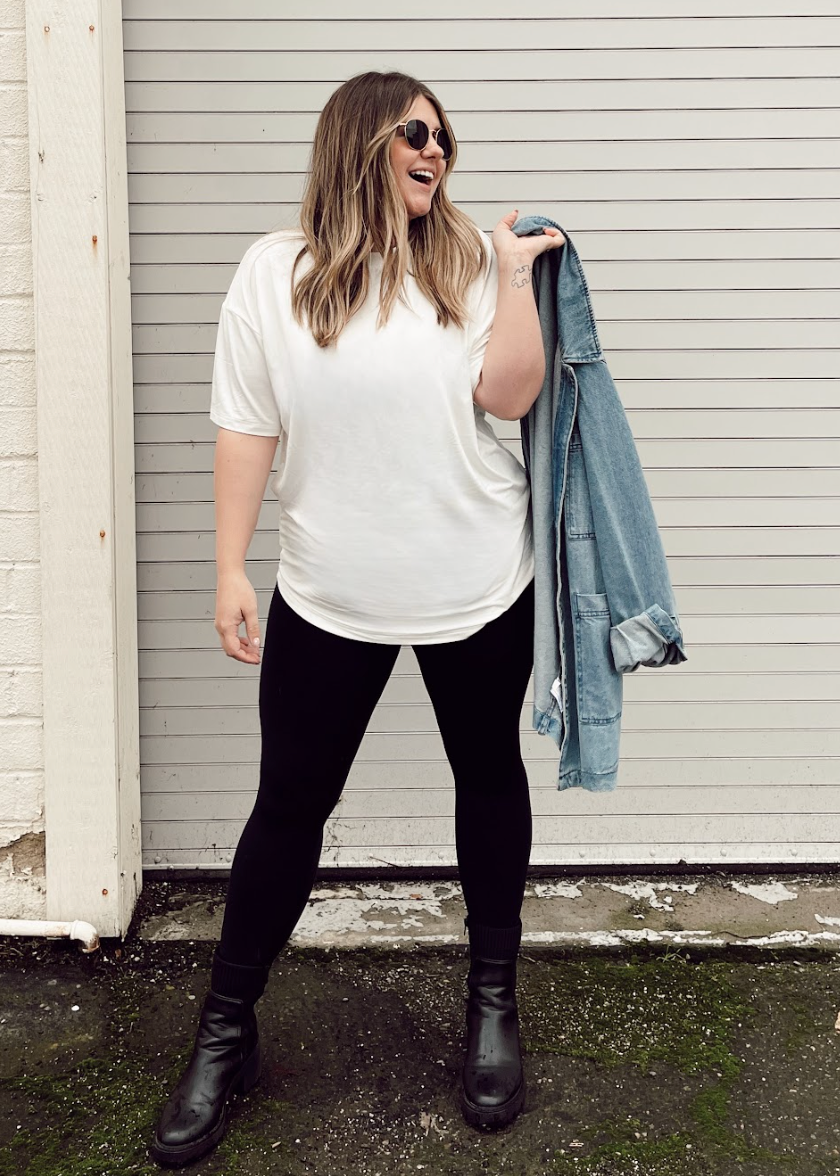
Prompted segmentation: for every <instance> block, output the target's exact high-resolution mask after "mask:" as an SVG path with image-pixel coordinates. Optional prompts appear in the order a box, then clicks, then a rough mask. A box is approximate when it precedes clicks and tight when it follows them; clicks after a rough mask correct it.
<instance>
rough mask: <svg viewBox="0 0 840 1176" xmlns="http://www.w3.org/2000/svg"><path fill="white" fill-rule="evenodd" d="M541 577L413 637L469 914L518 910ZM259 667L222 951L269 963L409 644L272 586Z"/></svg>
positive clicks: (526, 846)
mask: <svg viewBox="0 0 840 1176" xmlns="http://www.w3.org/2000/svg"><path fill="white" fill-rule="evenodd" d="M533 634H534V582H533V580H532V581H531V582H530V584H529V585H528V587H527V588H526V589H525V590H524V591H523V592H522V594H521V595H520V596H519V598H518V599H517V600H516V601H515V602H514V603H513V604H512V605H511V607H510V608H509V609H507V611H506V612H504V613H502V614H501V616H499V617H497V618H496V619H495V620H492V621H489V622H488V623H487V624H486V625H484V626H483V628H481V629H479V631H478V632H477V633H473V634H472V635H471V636H470V637H466V638H464V639H463V640H461V641H452V642H443V643H441V644H436V645H416V646H413V649H414V651H415V654H416V657H417V660H418V662H419V664H420V670H421V673H422V675H423V681H424V682H425V684H426V689H427V690H428V692H429V697H430V698H431V701H432V706H433V707H434V712H435V716H436V718H437V723H438V727H439V730H440V734H441V736H442V739H443V744H444V747H445V749H446V755H447V758H448V759H449V763H450V766H451V768H452V773H453V776H454V778H455V845H456V850H457V855H458V874H459V878H460V882H461V887H462V891H463V896H464V903H465V906H466V908H467V912H468V913H469V916H470V922H471V923H483V924H486V925H488V926H491V927H509V926H511V925H513V924H515V923H516V922H517V920H518V919H519V917H520V912H521V907H522V898H523V893H524V889H525V876H526V872H527V868H528V859H529V857H530V853H531V801H530V794H529V791H528V777H527V775H526V773H525V765H524V764H523V762H522V753H521V749H520V743H519V724H520V715H521V711H522V705H523V702H524V698H525V691H526V689H527V686H528V680H529V678H530V674H531V670H532V668H533ZM264 647H265V648H264V651H263V658H262V665H261V672H260V696H259V702H260V727H261V731H262V747H261V755H260V781H259V790H258V792H257V798H256V801H255V804H254V808H253V811H252V813H251V816H250V817H249V819H248V821H247V823H246V825H245V828H244V829H243V831H242V836H241V837H240V839H239V845H238V846H237V850H236V854H235V856H234V859H233V865H232V867H231V875H230V883H229V885H228V894H227V904H226V907H225V915H224V923H223V926H222V935H221V940H220V944H219V955H220V956H221V957H222V958H223V959H225V960H227V961H228V962H230V963H233V964H245V965H252V966H253V965H260V964H269V963H271V962H272V961H273V960H274V958H275V956H276V955H277V954H278V952H279V951H280V950H281V948H282V947H283V945H284V944H285V943H286V940H287V939H288V938H289V936H290V935H291V933H292V931H293V930H294V928H295V925H296V924H297V922H298V920H299V918H300V916H301V914H302V913H303V910H304V908H305V906H306V902H307V899H308V898H309V895H310V892H311V890H312V885H313V882H314V880H315V873H316V870H317V868H318V862H319V859H320V855H321V849H322V840H323V833H324V823H325V821H326V820H327V818H328V817H329V815H330V814H331V812H332V810H333V809H334V807H335V805H336V804H337V803H338V800H339V797H340V796H341V792H342V790H343V788H344V783H345V781H346V779H347V776H348V775H349V772H350V768H351V767H352V764H353V759H354V757H355V755H356V752H357V751H358V749H359V745H360V743H361V741H362V738H363V736H364V734H365V731H366V729H367V725H368V722H369V721H370V717H371V713H372V712H373V709H374V707H375V706H376V704H377V702H378V701H379V698H380V696H381V694H382V691H383V690H384V688H385V684H386V682H387V681H388V678H389V676H390V674H391V671H392V669H393V667H394V662H395V661H396V659H397V655H398V654H399V651H400V646H399V645H385V644H377V643H375V642H369V641H357V640H353V639H351V638H347V637H339V636H338V635H336V634H335V633H328V632H326V630H324V629H319V628H318V627H317V626H315V625H312V624H310V623H309V622H308V621H306V620H304V619H303V617H301V616H299V615H298V614H297V613H296V612H295V611H294V610H293V609H292V608H291V607H290V606H289V605H288V604H287V603H286V601H285V600H284V599H283V597H282V596H281V595H280V591H279V589H278V588H277V586H276V584H275V588H274V595H273V597H272V601H271V607H270V609H269V614H268V621H267V623H266V632H265V641H264Z"/></svg>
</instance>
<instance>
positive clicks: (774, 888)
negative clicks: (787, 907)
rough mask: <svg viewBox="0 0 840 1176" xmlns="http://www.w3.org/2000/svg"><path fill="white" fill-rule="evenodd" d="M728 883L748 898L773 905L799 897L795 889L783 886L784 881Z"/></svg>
mask: <svg viewBox="0 0 840 1176" xmlns="http://www.w3.org/2000/svg"><path fill="white" fill-rule="evenodd" d="M729 885H730V886H731V887H732V889H733V890H737V891H738V893H739V894H746V895H747V896H748V897H749V898H757V899H758V901H759V902H767V903H771V904H772V905H773V906H775V905H776V903H778V902H788V901H789V900H790V899H792V898H799V894H798V893H797V891H795V890H790V889H789V888H788V887H787V886H785V884H784V882H754V883H753V882H750V883H746V884H744V883H743V882H735V881H732V882H730V883H729Z"/></svg>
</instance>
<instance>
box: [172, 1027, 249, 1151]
mask: <svg viewBox="0 0 840 1176" xmlns="http://www.w3.org/2000/svg"><path fill="white" fill-rule="evenodd" d="M261 1068H262V1061H261V1055H260V1043H259V1041H258V1042H257V1044H256V1046H255V1047H254V1049H253V1051H252V1052H251V1053H250V1054H249V1055H248V1057H247V1058H246V1059H245V1061H244V1062H243V1063H242V1068H241V1069H240V1071H239V1073H238V1074H237V1075H236V1076H235V1078H234V1079H233V1081H232V1082H231V1084H230V1086H229V1088H228V1092H227V1094H226V1096H225V1101H224V1104H223V1106H222V1113H221V1115H220V1117H219V1122H218V1123H217V1124H216V1126H215V1127H214V1128H213V1129H212V1131H208V1133H207V1134H206V1135H202V1136H201V1138H200V1139H194V1140H193V1141H192V1143H181V1144H176V1145H174V1146H172V1145H169V1144H166V1143H161V1142H160V1140H159V1139H158V1138H157V1135H155V1141H154V1143H153V1144H152V1145H151V1147H150V1148H149V1152H150V1153H151V1156H152V1158H153V1159H155V1160H157V1161H158V1162H159V1163H161V1164H168V1165H169V1166H170V1167H180V1166H181V1165H183V1164H189V1163H192V1161H193V1160H198V1159H200V1158H201V1156H203V1155H206V1154H207V1152H209V1151H211V1150H212V1149H213V1148H214V1147H215V1146H216V1144H217V1143H218V1142H219V1140H220V1139H221V1138H222V1136H223V1135H224V1133H225V1128H226V1127H227V1104H228V1101H229V1099H230V1097H231V1095H232V1094H247V1093H248V1091H249V1090H250V1089H251V1087H252V1086H253V1085H254V1084H255V1083H256V1081H257V1079H258V1078H259V1076H260V1070H261Z"/></svg>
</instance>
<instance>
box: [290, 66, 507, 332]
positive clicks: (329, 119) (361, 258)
mask: <svg viewBox="0 0 840 1176" xmlns="http://www.w3.org/2000/svg"><path fill="white" fill-rule="evenodd" d="M419 95H423V96H424V97H426V98H427V99H428V100H429V102H431V103H432V105H433V106H434V107H435V109H436V110H437V114H438V117H439V119H440V122H441V125H442V126H443V127H445V128H446V130H447V132H448V133H449V136H450V139H451V141H452V156H451V158H450V159H448V160H447V161H446V165H445V168H446V170H445V171H444V174H443V175H442V177H441V179H440V182H439V184H438V187H437V189H436V191H435V193H434V195H433V197H432V202H431V209H430V211H429V212H428V213H427V214H426V215H425V216H418V217H415V218H414V219H413V220H410V221H409V220H408V218H407V215H406V207H405V201H404V200H403V197H402V194H401V192H400V189H399V186H398V183H397V178H396V176H395V174H394V171H393V168H392V167H391V160H390V147H391V142H392V140H393V139H394V136H395V134H396V127H397V123H399V122H404V121H405V119H406V117H407V115H408V111H409V110H410V109H411V106H412V104H413V102H414V100H415V99H416V98H417V97H418V96H419ZM456 157H457V147H456V144H455V137H454V135H453V134H452V128H451V126H450V124H449V121H448V119H447V117H446V113H445V111H444V109H443V107H442V106H441V104H440V102H438V100H437V98H436V97H435V95H434V94H433V93H432V91H431V90H430V89H429V88H428V86H426V85H424V84H423V83H422V82H420V81H418V80H417V79H416V78H413V77H410V76H409V75H408V74H404V73H396V72H390V73H380V72H376V71H370V72H368V73H362V74H357V75H356V76H355V77H352V78H350V79H348V81H346V82H344V83H343V85H341V86H339V88H338V89H337V90H336V91H335V92H334V93H333V94H332V95H331V96H330V98H329V99H328V101H327V104H326V106H325V107H324V109H323V110H322V112H321V115H320V118H319V119H318V125H317V127H316V130H315V136H314V139H313V142H312V150H311V154H310V163H309V169H308V174H307V179H306V184H305V188H304V195H303V199H302V201H301V208H300V228H301V231H302V233H303V235H304V236H305V238H306V244H305V245H304V246H303V247H302V248H301V250H300V252H299V253H298V254H297V256H296V257H295V261H294V265H293V267H292V310H293V313H294V316H295V319H296V320H297V322H298V323H299V324H300V325H301V326H307V327H308V328H309V330H310V331H311V332H312V335H313V337H314V339H315V341H316V343H317V344H318V346H319V347H328V346H329V345H330V344H331V343H333V342H335V340H336V339H338V336H339V335H340V334H341V332H342V330H343V329H344V327H345V326H346V324H347V322H348V321H349V319H350V318H351V317H352V316H353V314H355V312H356V311H357V310H358V309H359V308H360V307H361V306H362V304H363V303H364V301H365V299H366V298H367V295H368V286H369V277H368V270H369V266H368V259H369V257H370V254H371V253H372V252H377V253H381V254H382V258H383V265H382V281H381V287H380V300H379V315H378V318H377V323H376V325H377V328H378V327H381V326H383V325H384V324H385V323H386V322H387V321H388V319H389V317H390V315H391V311H392V309H393V306H394V302H395V301H396V300H397V298H399V299H400V301H401V302H403V303H404V304H405V298H404V294H403V283H404V280H405V277H406V274H407V273H408V272H411V273H412V274H413V276H414V278H415V280H416V282H417V284H418V286H419V287H420V289H421V290H422V291H423V293H424V294H425V295H426V297H427V298H428V299H429V301H430V302H431V303H432V305H433V306H434V307H435V309H436V311H437V321H438V323H441V324H443V326H444V327H446V326H448V325H449V323H450V322H453V323H455V325H456V326H458V327H463V326H464V324H465V322H466V318H467V308H466V292H467V288H468V286H469V285H470V283H471V282H472V281H474V280H475V278H477V277H478V276H479V275H480V274H481V273H482V272H483V269H484V266H485V264H486V258H485V253H484V250H483V249H482V247H481V239H480V234H479V230H478V229H477V228H476V226H475V225H474V224H473V222H472V221H471V220H470V218H469V217H468V216H466V215H465V213H463V212H461V211H459V209H457V208H456V207H455V205H454V204H453V203H452V201H451V200H450V199H449V197H448V196H447V194H446V181H447V178H448V176H449V173H450V172H451V171H452V168H453V167H454V165H455V160H456ZM307 254H310V255H311V257H312V261H313V264H312V266H311V267H310V268H309V269H308V270H307V272H306V273H305V274H303V275H302V276H301V277H300V278H299V280H298V281H297V283H295V271H296V270H297V267H298V264H299V262H300V261H301V260H302V258H303V257H305V256H306V255H307Z"/></svg>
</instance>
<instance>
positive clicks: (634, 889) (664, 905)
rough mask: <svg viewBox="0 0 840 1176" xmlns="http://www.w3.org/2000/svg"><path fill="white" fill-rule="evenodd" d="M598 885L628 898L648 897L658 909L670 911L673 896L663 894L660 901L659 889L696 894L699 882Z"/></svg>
mask: <svg viewBox="0 0 840 1176" xmlns="http://www.w3.org/2000/svg"><path fill="white" fill-rule="evenodd" d="M596 885H598V886H603V887H605V888H606V889H607V890H614V891H616V893H617V894H626V895H627V896H628V898H632V899H635V900H636V901H639V900H641V899H647V901H648V902H649V903H650V905H651V906H652V907H653V908H654V909H655V910H657V911H670V910H673V902H674V900H673V898H671V896H670V894H667V893H666V894H663V895H662V900H661V901H660V900H659V899H658V898H657V897H656V892H657V890H660V891H668V890H681V891H684V892H685V893H686V894H694V893H696V891H697V887H698V886H699V882H624V883H620V882H598V883H596Z"/></svg>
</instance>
